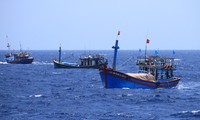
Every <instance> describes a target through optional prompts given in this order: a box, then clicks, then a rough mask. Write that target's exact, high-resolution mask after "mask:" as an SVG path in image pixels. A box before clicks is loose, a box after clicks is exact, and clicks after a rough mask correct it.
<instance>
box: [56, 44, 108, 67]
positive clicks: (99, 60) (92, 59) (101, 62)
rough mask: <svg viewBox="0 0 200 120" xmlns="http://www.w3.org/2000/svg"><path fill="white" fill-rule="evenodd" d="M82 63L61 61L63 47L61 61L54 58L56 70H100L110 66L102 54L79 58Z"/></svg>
mask: <svg viewBox="0 0 200 120" xmlns="http://www.w3.org/2000/svg"><path fill="white" fill-rule="evenodd" d="M79 60H80V63H71V62H66V61H63V60H62V59H61V47H59V59H58V60H56V59H55V58H53V63H54V68H66V69H71V68H93V69H99V67H101V66H105V65H107V64H108V61H107V59H105V58H104V55H101V54H89V55H82V56H80V58H79Z"/></svg>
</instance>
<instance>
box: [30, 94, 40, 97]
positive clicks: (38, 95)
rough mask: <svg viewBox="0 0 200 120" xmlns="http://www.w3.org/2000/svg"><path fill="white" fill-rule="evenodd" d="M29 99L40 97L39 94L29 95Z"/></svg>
mask: <svg viewBox="0 0 200 120" xmlns="http://www.w3.org/2000/svg"><path fill="white" fill-rule="evenodd" d="M29 97H42V95H41V94H37V95H29Z"/></svg>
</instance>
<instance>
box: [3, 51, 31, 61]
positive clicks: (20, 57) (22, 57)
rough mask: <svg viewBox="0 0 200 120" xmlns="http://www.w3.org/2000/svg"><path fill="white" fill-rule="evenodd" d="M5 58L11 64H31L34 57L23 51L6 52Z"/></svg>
mask: <svg viewBox="0 0 200 120" xmlns="http://www.w3.org/2000/svg"><path fill="white" fill-rule="evenodd" d="M5 60H6V62H7V63H11V64H31V63H32V62H33V60H34V58H33V57H31V56H30V53H29V52H22V51H21V52H17V53H9V54H6V55H5Z"/></svg>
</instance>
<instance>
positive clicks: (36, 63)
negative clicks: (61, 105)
mask: <svg viewBox="0 0 200 120" xmlns="http://www.w3.org/2000/svg"><path fill="white" fill-rule="evenodd" d="M32 64H34V65H53V63H52V62H47V61H44V62H37V61H36V62H33V63H32Z"/></svg>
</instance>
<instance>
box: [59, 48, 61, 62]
mask: <svg viewBox="0 0 200 120" xmlns="http://www.w3.org/2000/svg"><path fill="white" fill-rule="evenodd" d="M59 63H61V44H60V47H59Z"/></svg>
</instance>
